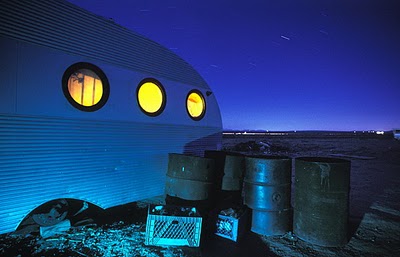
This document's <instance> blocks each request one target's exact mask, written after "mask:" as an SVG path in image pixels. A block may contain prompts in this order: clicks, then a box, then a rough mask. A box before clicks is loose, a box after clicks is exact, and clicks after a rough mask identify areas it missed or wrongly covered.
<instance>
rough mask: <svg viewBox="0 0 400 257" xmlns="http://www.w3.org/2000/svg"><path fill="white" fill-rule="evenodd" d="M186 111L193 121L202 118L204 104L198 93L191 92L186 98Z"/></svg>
mask: <svg viewBox="0 0 400 257" xmlns="http://www.w3.org/2000/svg"><path fill="white" fill-rule="evenodd" d="M186 109H187V112H188V113H189V116H190V117H191V118H192V119H194V120H200V119H202V118H203V116H204V114H205V111H206V102H205V100H204V97H203V95H202V94H201V93H200V91H197V90H192V91H191V92H189V94H188V96H187V98H186Z"/></svg>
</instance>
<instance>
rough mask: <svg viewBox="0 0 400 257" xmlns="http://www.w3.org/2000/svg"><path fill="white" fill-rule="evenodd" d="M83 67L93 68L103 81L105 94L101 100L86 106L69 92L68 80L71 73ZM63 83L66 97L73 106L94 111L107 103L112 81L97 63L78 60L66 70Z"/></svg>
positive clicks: (86, 110)
mask: <svg viewBox="0 0 400 257" xmlns="http://www.w3.org/2000/svg"><path fill="white" fill-rule="evenodd" d="M82 69H87V70H91V71H92V72H94V73H95V74H96V75H97V76H98V77H99V79H100V81H101V83H102V87H103V94H102V96H101V98H100V100H99V101H98V102H97V103H96V104H94V105H92V106H84V105H82V104H80V103H78V102H76V101H75V100H74V98H72V96H71V93H70V92H69V89H68V81H69V79H70V77H71V75H72V74H73V73H74V72H77V71H79V70H82ZM61 83H62V90H63V93H64V96H65V98H66V99H67V100H68V102H69V103H70V104H71V105H72V106H74V107H75V108H77V109H78V110H81V111H85V112H94V111H97V110H99V109H101V108H102V107H103V106H104V105H105V104H106V102H107V101H108V98H109V96H110V83H109V82H108V79H107V76H106V74H105V73H104V72H103V71H102V70H101V69H100V68H99V67H97V66H96V65H94V64H92V63H88V62H78V63H74V64H72V65H71V66H69V67H68V68H67V69H66V70H65V72H64V74H63V77H62V82H61Z"/></svg>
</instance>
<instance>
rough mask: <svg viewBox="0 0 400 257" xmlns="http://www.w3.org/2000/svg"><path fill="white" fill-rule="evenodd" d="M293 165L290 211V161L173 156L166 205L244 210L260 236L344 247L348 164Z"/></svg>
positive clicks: (305, 161)
mask: <svg viewBox="0 0 400 257" xmlns="http://www.w3.org/2000/svg"><path fill="white" fill-rule="evenodd" d="M294 163H295V169H294V170H295V183H294V208H292V205H291V192H292V183H291V180H292V159H291V158H290V157H285V156H244V155H241V154H237V153H229V152H221V151H206V153H205V157H195V156H188V155H183V154H169V162H168V172H167V181H166V194H167V200H168V199H169V200H171V199H174V203H175V204H177V203H178V204H185V203H187V202H185V201H190V205H194V206H196V207H201V206H199V204H200V205H201V204H204V205H203V207H204V206H206V207H208V209H211V208H213V207H215V204H216V203H217V205H218V206H220V207H221V205H224V204H228V205H240V204H245V205H247V206H248V207H249V208H251V209H252V224H251V230H252V231H253V232H255V233H257V234H260V235H266V236H270V235H283V234H285V233H286V232H289V231H291V230H293V232H294V233H295V235H296V236H298V237H299V238H300V239H302V240H304V241H307V242H310V243H314V244H318V245H321V246H342V245H344V244H346V243H347V241H348V240H347V239H348V237H347V231H348V229H347V227H348V216H349V191H350V161H348V160H344V159H338V158H322V157H299V158H296V159H294ZM177 199H178V200H179V201H181V202H179V201H177ZM167 203H168V201H167ZM196 203H197V204H196ZM223 207H226V206H223Z"/></svg>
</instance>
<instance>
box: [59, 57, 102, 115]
mask: <svg viewBox="0 0 400 257" xmlns="http://www.w3.org/2000/svg"><path fill="white" fill-rule="evenodd" d="M62 84H63V91H64V95H65V97H66V98H67V99H68V101H69V102H70V103H71V104H72V105H73V106H75V107H76V108H78V109H80V110H83V111H95V110H98V109H100V108H101V107H102V106H103V105H104V104H105V103H106V101H107V100H108V96H109V84H108V80H107V78H106V76H105V74H104V73H103V72H102V71H101V70H100V69H99V68H98V67H97V66H95V65H93V64H90V63H76V64H74V65H72V66H70V67H69V68H68V69H67V70H66V71H65V73H64V76H63V81H62Z"/></svg>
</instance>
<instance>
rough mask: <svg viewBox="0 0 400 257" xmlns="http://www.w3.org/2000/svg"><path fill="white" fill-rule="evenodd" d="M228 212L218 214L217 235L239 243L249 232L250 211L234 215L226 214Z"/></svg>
mask: <svg viewBox="0 0 400 257" xmlns="http://www.w3.org/2000/svg"><path fill="white" fill-rule="evenodd" d="M226 211H227V210H224V211H221V213H220V214H218V218H217V221H216V231H215V234H216V235H218V236H221V237H224V238H227V239H229V240H232V241H235V242H237V241H238V239H239V238H240V237H241V236H242V235H243V234H244V233H245V232H246V231H247V230H248V210H247V209H240V210H237V211H235V213H234V215H230V214H226ZM224 213H225V214H224Z"/></svg>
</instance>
